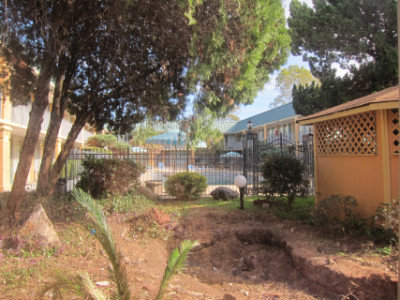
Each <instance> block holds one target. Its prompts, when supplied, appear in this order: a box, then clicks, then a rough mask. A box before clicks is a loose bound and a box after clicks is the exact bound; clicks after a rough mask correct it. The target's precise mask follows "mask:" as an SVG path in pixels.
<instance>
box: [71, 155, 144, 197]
mask: <svg viewBox="0 0 400 300" xmlns="http://www.w3.org/2000/svg"><path fill="white" fill-rule="evenodd" d="M82 167H83V172H82V173H81V179H80V181H79V182H78V187H80V188H82V189H83V190H85V191H88V192H89V194H90V195H92V196H93V197H95V198H98V197H101V196H102V195H103V194H104V193H105V192H109V193H121V194H123V193H126V192H128V191H129V190H130V189H131V188H132V187H134V185H135V184H136V183H137V181H138V178H139V176H140V174H141V172H143V168H142V167H141V166H138V165H137V164H136V163H135V162H134V161H132V160H119V159H94V158H93V157H89V158H87V159H85V160H84V161H83V162H82Z"/></svg>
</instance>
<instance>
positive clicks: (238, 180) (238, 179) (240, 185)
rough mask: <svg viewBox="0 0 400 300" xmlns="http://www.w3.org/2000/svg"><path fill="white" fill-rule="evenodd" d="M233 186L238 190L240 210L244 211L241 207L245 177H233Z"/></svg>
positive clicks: (242, 206)
mask: <svg viewBox="0 0 400 300" xmlns="http://www.w3.org/2000/svg"><path fill="white" fill-rule="evenodd" d="M234 183H235V185H236V186H237V187H238V188H239V191H240V209H242V210H243V209H244V205H243V194H244V187H245V186H246V183H247V180H246V177H244V176H243V175H238V176H236V177H235V180H234Z"/></svg>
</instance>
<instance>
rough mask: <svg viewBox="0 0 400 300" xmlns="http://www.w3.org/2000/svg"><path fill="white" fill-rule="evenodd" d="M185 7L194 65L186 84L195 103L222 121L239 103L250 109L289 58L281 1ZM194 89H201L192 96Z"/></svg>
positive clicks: (215, 3) (198, 3) (192, 4)
mask: <svg viewBox="0 0 400 300" xmlns="http://www.w3.org/2000/svg"><path fill="white" fill-rule="evenodd" d="M188 2H189V3H185V10H186V12H187V16H188V18H189V24H192V26H191V27H192V30H193V38H192V40H191V48H190V51H191V55H192V56H194V57H196V58H197V60H193V63H191V64H190V65H189V67H188V72H187V78H188V79H189V80H190V83H189V86H190V89H191V90H192V91H194V93H195V94H196V99H195V101H196V102H200V103H202V104H204V105H205V106H207V107H208V108H210V109H211V110H213V111H215V112H218V113H219V114H222V115H224V114H226V113H227V112H229V110H230V109H232V108H234V107H235V105H237V104H239V103H252V102H253V99H254V97H255V96H256V94H257V91H259V90H260V89H261V88H262V87H263V86H264V84H265V83H266V82H267V81H268V75H269V74H270V73H271V72H272V71H273V70H276V69H278V68H279V66H281V65H282V64H284V63H285V61H286V59H287V56H288V51H289V44H290V38H289V35H288V33H287V29H286V27H285V24H286V21H285V16H284V9H283V7H282V4H281V1H280V0H272V1H269V2H268V5H266V4H265V1H262V0H256V1H234V2H232V1H226V0H223V1H219V0H218V1H204V2H203V1H188ZM210 11H212V13H210ZM210 54H212V56H210ZM220 82H221V83H222V82H223V86H224V87H223V88H221V86H219V83H220ZM198 86H201V87H202V88H201V89H200V90H196V89H197V87H198Z"/></svg>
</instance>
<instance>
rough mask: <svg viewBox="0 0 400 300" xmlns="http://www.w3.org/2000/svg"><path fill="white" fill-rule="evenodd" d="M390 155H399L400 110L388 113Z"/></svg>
mask: <svg viewBox="0 0 400 300" xmlns="http://www.w3.org/2000/svg"><path fill="white" fill-rule="evenodd" d="M388 122H389V142H390V153H393V154H399V144H400V135H399V110H398V109H392V110H389V113H388Z"/></svg>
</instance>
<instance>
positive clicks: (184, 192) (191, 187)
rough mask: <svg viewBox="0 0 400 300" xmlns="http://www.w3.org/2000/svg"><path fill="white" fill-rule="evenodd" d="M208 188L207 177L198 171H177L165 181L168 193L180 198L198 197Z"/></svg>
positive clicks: (190, 198)
mask: <svg viewBox="0 0 400 300" xmlns="http://www.w3.org/2000/svg"><path fill="white" fill-rule="evenodd" d="M206 189H207V178H206V177H205V176H203V175H201V174H198V173H192V172H181V173H176V174H175V175H172V176H170V177H168V178H167V180H166V181H165V190H166V191H167V193H168V194H169V195H171V196H174V197H176V198H177V199H179V200H192V199H197V198H199V197H200V196H201V194H202V193H203V192H205V190H206Z"/></svg>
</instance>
